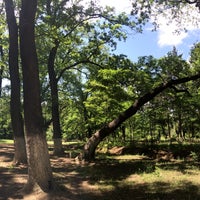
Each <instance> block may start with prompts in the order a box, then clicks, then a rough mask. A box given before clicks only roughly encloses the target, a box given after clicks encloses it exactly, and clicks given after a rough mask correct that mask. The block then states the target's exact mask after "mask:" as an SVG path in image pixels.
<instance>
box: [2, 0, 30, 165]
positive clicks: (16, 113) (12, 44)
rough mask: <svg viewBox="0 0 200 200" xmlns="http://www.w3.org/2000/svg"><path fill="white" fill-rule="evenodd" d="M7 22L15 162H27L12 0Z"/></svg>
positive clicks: (8, 0) (16, 28) (15, 25)
mask: <svg viewBox="0 0 200 200" xmlns="http://www.w3.org/2000/svg"><path fill="white" fill-rule="evenodd" d="M5 6H6V16H7V24H8V30H9V70H10V81H11V100H10V112H11V122H12V129H13V134H14V144H15V155H14V163H16V164H17V163H26V162H27V158H26V148H25V138H24V126H23V119H22V115H21V101H20V78H19V66H18V54H19V52H18V27H17V22H16V17H15V14H14V6H13V1H12V0H5Z"/></svg>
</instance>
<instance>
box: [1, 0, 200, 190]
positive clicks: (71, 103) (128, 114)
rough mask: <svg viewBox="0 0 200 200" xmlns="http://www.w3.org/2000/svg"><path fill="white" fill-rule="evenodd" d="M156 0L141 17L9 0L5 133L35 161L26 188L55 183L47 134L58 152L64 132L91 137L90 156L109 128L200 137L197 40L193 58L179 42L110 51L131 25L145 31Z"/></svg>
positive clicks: (131, 134) (51, 0)
mask: <svg viewBox="0 0 200 200" xmlns="http://www.w3.org/2000/svg"><path fill="white" fill-rule="evenodd" d="M151 2H153V1H149V4H148V5H146V4H145V2H142V1H141V2H138V4H133V12H132V14H133V15H135V16H137V13H135V12H134V8H138V7H137V6H138V5H139V3H140V5H142V6H140V7H139V8H141V10H142V11H141V12H140V15H141V16H140V17H139V18H138V17H133V18H132V17H130V16H128V15H126V14H125V13H121V14H118V15H117V14H116V13H115V11H114V9H112V8H109V7H106V8H102V7H100V6H98V5H96V4H95V3H94V2H92V1H91V2H90V3H88V5H87V6H84V5H83V4H81V1H80V2H79V1H77V2H75V3H73V1H68V0H66V1H65V0H64V1H58V0H57V1H56V0H48V1H39V2H37V1H36V0H22V1H12V0H5V1H4V2H2V5H1V6H2V9H1V12H2V15H1V19H0V20H1V21H2V25H1V26H0V34H1V37H2V40H1V44H0V59H1V60H0V96H1V98H0V103H1V105H0V115H1V117H0V136H1V138H11V137H13V138H14V141H15V152H16V153H15V158H14V160H15V162H16V163H18V162H19V163H20V162H26V161H27V162H28V169H29V171H28V173H29V178H28V184H27V185H26V189H27V190H31V189H33V187H35V186H39V187H40V188H41V189H42V190H43V191H46V192H48V191H50V190H51V189H52V188H53V187H54V183H53V177H52V171H51V166H50V162H49V153H48V146H47V141H46V137H48V138H49V139H52V140H53V141H54V154H56V155H60V154H62V153H63V152H64V150H63V147H62V140H63V139H65V140H70V139H71V140H74V139H75V140H77V139H78V140H82V141H85V142H86V141H87V142H86V145H85V147H84V157H85V159H93V158H94V156H95V149H96V147H97V146H98V144H99V143H100V142H101V141H102V140H103V139H104V138H105V137H107V136H109V135H111V133H113V134H112V135H111V136H112V137H113V138H115V139H117V138H122V139H123V141H126V140H147V141H148V140H149V139H150V140H151V141H153V140H155V139H156V141H160V139H161V138H165V139H168V140H170V141H172V139H173V138H177V139H179V140H184V139H187V138H189V139H194V138H198V137H199V121H200V116H199V109H200V104H199V80H198V79H199V78H200V74H199V60H200V56H199V51H200V45H199V43H197V44H195V45H194V46H193V48H192V49H191V57H190V62H187V61H185V60H184V59H183V58H182V55H179V54H178V52H177V50H176V49H175V48H173V49H172V51H171V52H169V53H168V54H167V55H166V56H163V57H161V58H159V59H156V58H154V57H152V56H143V57H140V58H138V61H136V62H133V61H131V60H129V59H128V58H127V57H126V56H125V55H115V54H114V53H113V51H112V50H114V49H115V48H116V46H117V40H125V39H126V37H127V35H126V29H128V28H129V29H130V30H131V31H132V32H141V31H142V25H143V24H144V23H145V22H146V21H148V19H149V14H151V12H150V11H151ZM159 3H160V4H162V3H164V1H161V2H159ZM168 3H169V2H168ZM179 3H180V2H179ZM183 3H188V2H187V1H185V2H183ZM170 5H171V7H170V8H177V6H178V5H179V4H170ZM144 8H148V9H147V10H145V13H146V15H142V13H143V14H144V10H143V9H144ZM125 27H126V28H125ZM7 33H8V34H7ZM19 52H20V54H19ZM5 79H9V80H10V84H9V85H8V86H7V87H4V88H3V87H2V80H5ZM22 97H23V98H22ZM8 99H10V106H8V104H7V101H8ZM120 113H121V114H120ZM113 119H114V120H113ZM24 126H25V129H24ZM117 128H118V129H117ZM11 134H12V135H13V136H11ZM24 135H25V138H26V139H24ZM88 138H89V139H88ZM25 143H26V145H25ZM25 146H26V149H25V148H21V147H25ZM40 152H43V153H42V154H41V153H40ZM38 174H39V176H38Z"/></svg>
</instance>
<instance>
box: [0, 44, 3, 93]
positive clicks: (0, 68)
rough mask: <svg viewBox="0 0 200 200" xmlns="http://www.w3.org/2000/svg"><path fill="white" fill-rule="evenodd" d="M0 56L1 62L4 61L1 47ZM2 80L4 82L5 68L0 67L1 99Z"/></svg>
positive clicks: (0, 91)
mask: <svg viewBox="0 0 200 200" xmlns="http://www.w3.org/2000/svg"><path fill="white" fill-rule="evenodd" d="M0 56H1V60H3V47H2V46H0ZM2 80H3V66H2V65H1V66H0V97H1V93H2Z"/></svg>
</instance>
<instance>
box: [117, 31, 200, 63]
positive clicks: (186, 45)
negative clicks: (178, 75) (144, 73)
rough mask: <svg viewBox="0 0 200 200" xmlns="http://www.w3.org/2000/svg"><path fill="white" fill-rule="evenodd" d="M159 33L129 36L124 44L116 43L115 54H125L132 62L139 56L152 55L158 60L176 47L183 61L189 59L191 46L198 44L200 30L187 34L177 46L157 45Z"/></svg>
mask: <svg viewBox="0 0 200 200" xmlns="http://www.w3.org/2000/svg"><path fill="white" fill-rule="evenodd" d="M158 41H159V33H158V32H151V31H149V30H145V31H144V32H143V33H142V34H135V35H131V36H130V35H129V37H128V38H127V40H126V42H118V46H117V50H116V51H115V53H117V54H125V55H127V56H128V58H130V59H131V60H132V61H137V58H138V57H139V56H148V55H152V56H154V57H156V58H160V57H162V56H164V55H166V54H167V52H169V51H171V50H172V49H173V46H176V48H177V50H178V53H180V54H183V58H184V59H186V60H187V59H188V58H189V53H190V49H191V47H192V45H193V44H194V43H196V42H200V30H199V31H195V32H190V33H188V35H187V37H186V38H184V39H182V40H181V42H180V43H179V44H176V43H174V44H165V45H159V43H158Z"/></svg>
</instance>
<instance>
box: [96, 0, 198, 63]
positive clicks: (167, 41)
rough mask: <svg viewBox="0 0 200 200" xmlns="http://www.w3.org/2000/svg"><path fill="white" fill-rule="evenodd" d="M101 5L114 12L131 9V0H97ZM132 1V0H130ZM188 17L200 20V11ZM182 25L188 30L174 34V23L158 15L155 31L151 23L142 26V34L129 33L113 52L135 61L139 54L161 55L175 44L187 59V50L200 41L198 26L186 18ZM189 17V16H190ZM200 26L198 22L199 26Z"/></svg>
mask: <svg viewBox="0 0 200 200" xmlns="http://www.w3.org/2000/svg"><path fill="white" fill-rule="evenodd" d="M99 1H100V4H101V5H102V6H105V5H108V6H112V7H115V9H116V12H117V13H118V12H127V13H130V11H131V0H123V1H122V0H99ZM132 1H133V0H132ZM189 15H190V17H197V18H198V19H199V20H198V21H199V22H200V13H198V10H197V9H196V11H194V10H193V11H192V12H191V13H189ZM187 19H188V18H186V21H187V22H186V23H184V25H185V26H186V27H187V29H188V31H187V32H185V31H182V32H180V34H175V33H174V32H175V31H176V28H177V25H176V24H175V23H170V24H167V22H166V18H165V17H163V16H158V21H159V23H160V27H159V29H158V30H157V31H156V32H152V31H151V30H152V28H151V25H150V24H148V25H147V26H145V27H144V31H143V33H142V34H139V33H138V34H133V33H132V34H131V33H130V34H129V35H128V38H127V40H126V42H118V47H117V50H116V51H115V53H117V54H125V55H127V56H128V58H130V59H131V60H132V61H136V60H137V58H138V57H139V56H148V55H153V56H154V57H156V58H159V57H162V56H164V55H166V54H167V52H169V51H171V50H172V49H173V47H174V46H175V47H176V48H177V50H178V53H180V54H183V58H184V59H186V60H187V59H189V52H190V49H191V47H192V46H193V44H194V43H196V42H200V28H197V26H194V25H193V24H192V23H191V21H192V20H191V21H189V20H187ZM190 19H191V18H190ZM198 27H200V24H199V26H198Z"/></svg>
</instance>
